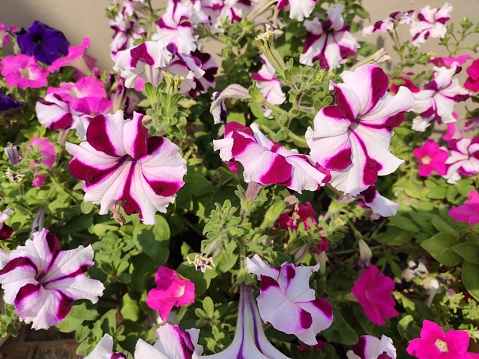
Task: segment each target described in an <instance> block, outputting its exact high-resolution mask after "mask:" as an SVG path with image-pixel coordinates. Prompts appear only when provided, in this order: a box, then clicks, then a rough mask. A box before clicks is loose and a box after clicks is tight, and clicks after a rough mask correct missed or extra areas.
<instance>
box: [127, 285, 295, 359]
mask: <svg viewBox="0 0 479 359" xmlns="http://www.w3.org/2000/svg"><path fill="white" fill-rule="evenodd" d="M178 358H180V357H178ZM201 358H204V359H289V358H288V357H286V356H285V355H284V354H282V353H281V352H279V351H278V349H276V348H275V347H274V346H273V345H272V344H271V343H270V342H269V341H268V339H267V338H266V335H265V334H264V330H263V324H262V322H261V318H260V316H259V313H258V308H257V307H256V304H255V301H254V297H253V293H252V291H251V288H250V287H248V286H247V285H244V284H243V285H241V286H240V300H239V307H238V322H237V324H236V332H235V336H234V339H233V342H232V343H231V345H230V346H229V347H228V348H226V349H225V350H223V351H222V352H220V353H218V354H214V355H206V356H202V357H201ZM135 359H143V358H136V357H135ZM145 359H147V358H146V357H145Z"/></svg>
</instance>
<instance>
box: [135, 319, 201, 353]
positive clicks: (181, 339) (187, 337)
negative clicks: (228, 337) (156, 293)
mask: <svg viewBox="0 0 479 359" xmlns="http://www.w3.org/2000/svg"><path fill="white" fill-rule="evenodd" d="M199 334H200V331H199V329H195V328H193V329H187V330H186V331H183V330H181V329H180V328H179V327H178V326H177V325H171V324H168V323H166V324H164V325H162V326H161V327H159V328H158V329H157V330H156V337H157V338H158V340H157V341H156V343H155V344H154V345H150V344H148V343H146V342H145V341H144V340H142V339H139V340H138V342H137V343H136V348H135V359H152V358H155V359H198V358H200V357H199V355H201V353H203V347H202V346H201V345H198V337H199Z"/></svg>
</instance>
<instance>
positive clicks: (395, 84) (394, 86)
mask: <svg viewBox="0 0 479 359" xmlns="http://www.w3.org/2000/svg"><path fill="white" fill-rule="evenodd" d="M411 75H414V73H408V74H405V76H400V77H397V78H395V79H392V82H391V86H390V88H389V91H390V92H391V93H392V94H394V95H395V94H397V93H398V91H399V88H400V87H401V86H404V87H406V88H407V89H409V91H411V92H412V93H416V92H419V91H420V89H419V87H417V86H416V85H415V84H414V82H412V81H411V80H410V79H409V78H408V77H406V76H411Z"/></svg>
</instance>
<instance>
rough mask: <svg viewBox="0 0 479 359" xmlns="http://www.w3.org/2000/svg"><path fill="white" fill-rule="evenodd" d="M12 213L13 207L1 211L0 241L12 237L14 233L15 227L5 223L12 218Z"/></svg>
mask: <svg viewBox="0 0 479 359" xmlns="http://www.w3.org/2000/svg"><path fill="white" fill-rule="evenodd" d="M12 214H13V211H12V210H11V209H6V210H5V211H3V212H0V241H3V240H5V239H8V238H10V237H11V236H12V234H13V228H12V227H10V226H8V225H6V224H5V221H6V220H7V219H8V218H10V216H11V215H12ZM0 263H1V262H0ZM0 267H2V266H0Z"/></svg>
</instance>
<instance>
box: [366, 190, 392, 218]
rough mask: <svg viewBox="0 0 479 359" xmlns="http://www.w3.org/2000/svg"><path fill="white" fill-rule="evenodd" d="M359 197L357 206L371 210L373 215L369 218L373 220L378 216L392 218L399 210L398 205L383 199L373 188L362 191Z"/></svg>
mask: <svg viewBox="0 0 479 359" xmlns="http://www.w3.org/2000/svg"><path fill="white" fill-rule="evenodd" d="M361 196H362V198H361V199H360V201H359V204H360V205H363V206H367V207H369V208H371V209H372V210H373V215H372V216H371V218H373V219H378V218H379V216H381V217H390V216H394V215H395V214H396V213H397V211H398V209H399V204H398V203H395V202H393V201H391V200H390V199H388V198H386V197H383V196H382V195H381V194H380V193H379V192H378V190H377V189H376V187H374V186H370V187H368V188H367V189H365V190H364V191H362V192H361Z"/></svg>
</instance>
